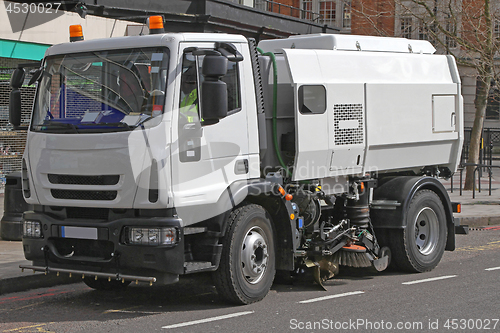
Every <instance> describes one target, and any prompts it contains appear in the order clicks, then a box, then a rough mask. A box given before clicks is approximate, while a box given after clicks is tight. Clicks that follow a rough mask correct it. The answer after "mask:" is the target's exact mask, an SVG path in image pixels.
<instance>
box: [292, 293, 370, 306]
mask: <svg viewBox="0 0 500 333" xmlns="http://www.w3.org/2000/svg"><path fill="white" fill-rule="evenodd" d="M364 293H365V292H364V291H351V292H348V293H343V294H335V295H329V296H323V297H318V298H312V299H307V300H305V301H300V302H299V303H302V304H304V303H313V302H319V301H324V300H327V299H332V298H339V297H345V296H352V295H359V294H364Z"/></svg>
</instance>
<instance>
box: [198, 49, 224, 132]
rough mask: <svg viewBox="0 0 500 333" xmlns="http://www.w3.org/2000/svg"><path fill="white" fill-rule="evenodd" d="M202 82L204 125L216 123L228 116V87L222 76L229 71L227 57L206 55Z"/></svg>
mask: <svg viewBox="0 0 500 333" xmlns="http://www.w3.org/2000/svg"><path fill="white" fill-rule="evenodd" d="M202 73H203V76H204V77H205V80H204V81H203V83H202V84H201V111H202V119H203V124H204V125H210V124H215V123H217V122H219V120H221V119H222V118H224V117H226V116H227V87H226V83H225V82H224V81H222V80H221V77H222V76H224V75H226V73H227V58H226V57H224V56H220V55H206V56H205V58H204V59H203V65H202Z"/></svg>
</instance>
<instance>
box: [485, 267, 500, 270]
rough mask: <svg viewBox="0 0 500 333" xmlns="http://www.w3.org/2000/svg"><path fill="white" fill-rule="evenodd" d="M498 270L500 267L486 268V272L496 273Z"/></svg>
mask: <svg viewBox="0 0 500 333" xmlns="http://www.w3.org/2000/svg"><path fill="white" fill-rule="evenodd" d="M497 269H500V267H492V268H486V269H485V271H496V270H497Z"/></svg>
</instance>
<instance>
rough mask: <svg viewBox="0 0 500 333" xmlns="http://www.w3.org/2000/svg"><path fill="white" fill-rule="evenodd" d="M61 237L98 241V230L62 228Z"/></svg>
mask: <svg viewBox="0 0 500 333" xmlns="http://www.w3.org/2000/svg"><path fill="white" fill-rule="evenodd" d="M61 237H63V238H78V239H97V228H83V227H65V226H63V227H61Z"/></svg>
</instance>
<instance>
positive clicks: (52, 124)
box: [35, 121, 80, 133]
mask: <svg viewBox="0 0 500 333" xmlns="http://www.w3.org/2000/svg"><path fill="white" fill-rule="evenodd" d="M35 127H38V129H39V130H42V131H43V130H47V129H49V128H51V127H56V128H57V127H58V128H60V129H71V130H73V132H74V133H80V132H78V126H76V125H75V124H70V123H57V122H51V121H45V122H44V123H43V124H42V125H36V126H35ZM52 129H55V128H52Z"/></svg>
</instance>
